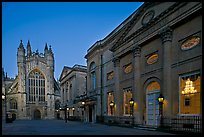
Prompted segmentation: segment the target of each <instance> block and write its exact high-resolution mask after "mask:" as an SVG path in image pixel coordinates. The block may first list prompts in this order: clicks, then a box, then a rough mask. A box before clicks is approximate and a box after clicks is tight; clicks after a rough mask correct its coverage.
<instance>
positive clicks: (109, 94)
mask: <svg viewBox="0 0 204 137" xmlns="http://www.w3.org/2000/svg"><path fill="white" fill-rule="evenodd" d="M111 101H112V102H113V103H114V98H113V93H112V92H109V93H108V104H107V105H108V107H107V108H108V115H113V114H114V106H111V105H110V103H111ZM111 107H112V108H111ZM111 109H112V110H111Z"/></svg>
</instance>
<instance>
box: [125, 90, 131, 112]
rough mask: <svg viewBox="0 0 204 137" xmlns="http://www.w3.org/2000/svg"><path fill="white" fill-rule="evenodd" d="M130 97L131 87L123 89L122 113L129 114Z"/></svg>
mask: <svg viewBox="0 0 204 137" xmlns="http://www.w3.org/2000/svg"><path fill="white" fill-rule="evenodd" d="M131 98H132V89H126V90H124V115H130V104H129V101H130V99H131Z"/></svg>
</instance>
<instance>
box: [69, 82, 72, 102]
mask: <svg viewBox="0 0 204 137" xmlns="http://www.w3.org/2000/svg"><path fill="white" fill-rule="evenodd" d="M69 99H70V100H72V84H70V86H69Z"/></svg>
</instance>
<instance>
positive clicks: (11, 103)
mask: <svg viewBox="0 0 204 137" xmlns="http://www.w3.org/2000/svg"><path fill="white" fill-rule="evenodd" d="M9 106H10V109H17V101H16V100H15V99H11V100H10V101H9Z"/></svg>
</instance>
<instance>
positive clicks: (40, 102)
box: [6, 40, 60, 119]
mask: <svg viewBox="0 0 204 137" xmlns="http://www.w3.org/2000/svg"><path fill="white" fill-rule="evenodd" d="M17 66H18V75H17V77H16V78H15V80H14V82H13V83H12V85H11V86H9V88H8V90H7V91H6V92H7V106H8V107H7V111H8V112H11V113H13V114H14V115H16V118H17V119H54V118H56V113H55V101H58V100H60V89H59V86H58V84H57V82H56V81H55V78H54V54H53V52H52V49H51V46H50V47H49V49H48V47H47V44H46V45H45V48H44V53H39V52H38V50H36V52H32V49H31V44H30V42H29V41H28V43H27V47H26V52H25V48H24V46H23V43H22V40H21V42H20V45H19V47H18V51H17ZM12 102H14V103H12Z"/></svg>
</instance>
